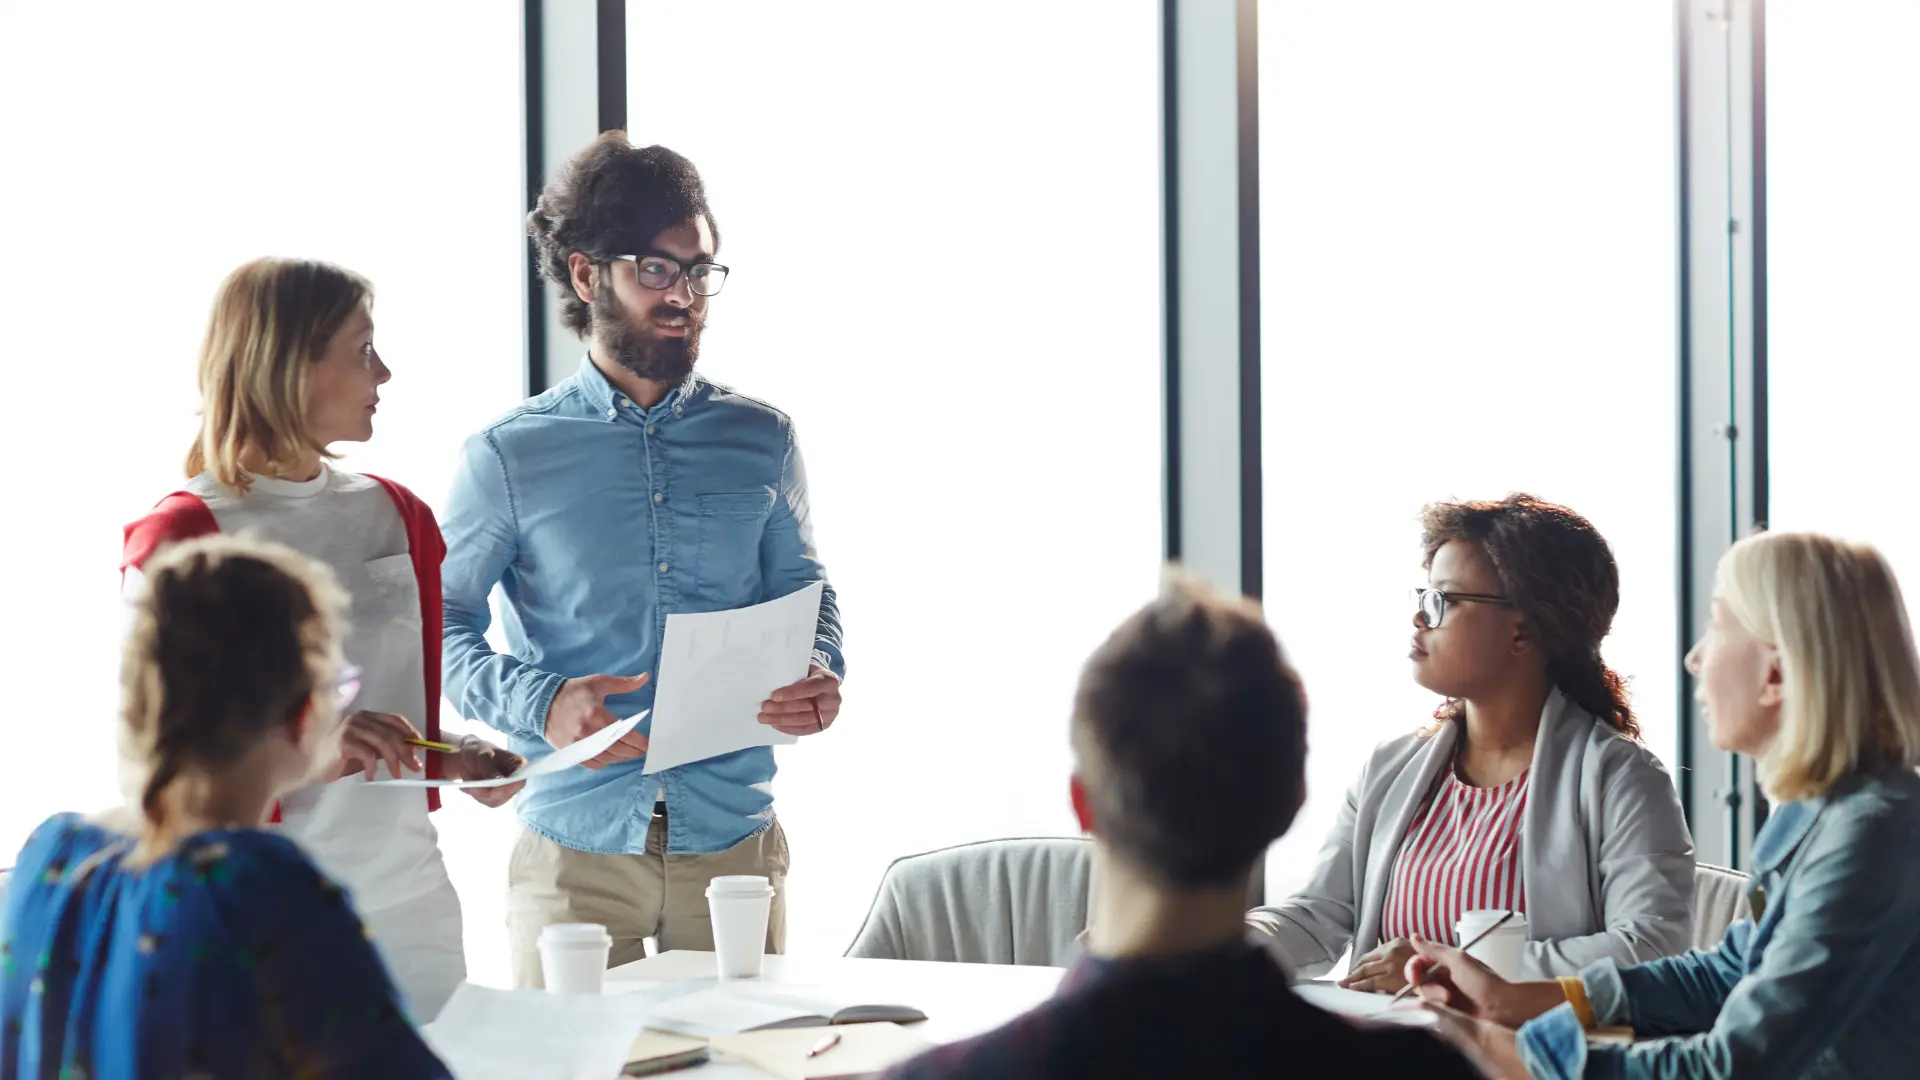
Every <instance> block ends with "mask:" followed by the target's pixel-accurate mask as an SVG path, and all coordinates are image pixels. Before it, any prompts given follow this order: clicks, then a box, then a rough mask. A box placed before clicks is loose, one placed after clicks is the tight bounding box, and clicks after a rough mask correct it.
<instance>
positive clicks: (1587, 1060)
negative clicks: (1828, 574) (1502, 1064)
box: [1520, 770, 1920, 1080]
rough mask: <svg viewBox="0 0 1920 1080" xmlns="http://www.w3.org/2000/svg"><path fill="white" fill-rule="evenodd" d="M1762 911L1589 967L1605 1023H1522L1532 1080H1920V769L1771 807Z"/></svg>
mask: <svg viewBox="0 0 1920 1080" xmlns="http://www.w3.org/2000/svg"><path fill="white" fill-rule="evenodd" d="M1753 865H1754V870H1753V874H1752V876H1751V878H1750V879H1749V895H1750V897H1751V899H1752V902H1753V912H1754V915H1753V918H1752V919H1751V920H1745V919H1743V920H1741V921H1740V922H1737V923H1735V924H1733V926H1732V927H1730V928H1729V929H1728V930H1727V934H1726V937H1725V938H1723V939H1721V942H1720V946H1719V948H1717V949H1714V950H1711V951H1707V952H1702V951H1700V950H1694V951H1693V952H1689V953H1684V954H1682V955H1680V956H1674V957H1668V958H1666V959H1664V960H1655V961H1652V962H1651V963H1646V964H1637V965H1634V966H1632V967H1625V968H1622V967H1618V966H1616V965H1615V964H1614V963H1612V962H1611V961H1601V962H1600V963H1596V964H1593V965H1592V966H1590V967H1588V968H1586V969H1585V970H1583V971H1582V972H1581V973H1580V977H1581V978H1582V979H1583V980H1585V982H1586V986H1587V997H1588V999H1589V1001H1590V1003H1591V1004H1592V1006H1593V1012H1594V1019H1595V1021H1596V1022H1598V1023H1599V1024H1601V1025H1603V1026H1606V1025H1616V1024H1626V1025H1630V1026H1631V1027H1632V1028H1633V1029H1634V1032H1635V1034H1636V1035H1637V1036H1639V1037H1640V1038H1641V1039H1648V1037H1649V1036H1654V1037H1655V1038H1652V1039H1650V1040H1649V1041H1644V1042H1639V1043H1636V1044H1635V1045H1633V1046H1632V1047H1620V1046H1607V1047H1592V1048H1589V1047H1588V1046H1587V1045H1586V1040H1585V1038H1584V1037H1583V1036H1582V1033H1581V1030H1580V1022H1579V1020H1578V1019H1577V1018H1575V1016H1574V1015H1573V1007H1572V1006H1570V1005H1562V1006H1560V1007H1559V1008H1557V1009H1555V1010H1554V1011H1552V1012H1550V1013H1547V1014H1546V1015H1545V1016H1542V1017H1540V1018H1539V1019H1537V1020H1534V1021H1532V1022H1531V1023H1528V1024H1527V1025H1526V1026H1524V1027H1522V1028H1521V1029H1520V1051H1521V1057H1522V1059H1523V1060H1525V1062H1526V1064H1527V1068H1528V1070H1529V1071H1530V1072H1531V1073H1532V1074H1533V1075H1534V1076H1536V1077H1551V1078H1562V1077H1568V1078H1570V1077H1576V1076H1588V1077H1633V1078H1641V1077H1648V1078H1654V1077H1658V1078H1669V1077H1690V1078H1692V1077H1698V1078H1708V1080H1712V1078H1718V1077H1733V1078H1738V1080H1767V1078H1770V1077H1783V1078H1784V1077H1913V1076H1920V777H1917V776H1916V775H1915V774H1914V773H1913V772H1911V771H1908V770H1885V771H1876V772H1873V773H1864V774H1855V775H1854V776H1852V777H1849V778H1847V779H1845V780H1843V781H1841V782H1840V783H1839V784H1836V785H1835V786H1834V788H1833V789H1832V790H1831V791H1829V792H1828V793H1827V794H1826V795H1824V796H1821V797H1820V798H1816V799H1809V800H1806V801H1803V802H1795V803H1787V804H1785V805H1783V806H1779V807H1776V808H1775V809H1774V811H1773V814H1772V816H1771V817H1770V818H1768V820H1767V824H1766V826H1765V827H1764V828H1762V829H1761V831H1760V835H1759V836H1758V837H1756V838H1755V840H1754V850H1753Z"/></svg>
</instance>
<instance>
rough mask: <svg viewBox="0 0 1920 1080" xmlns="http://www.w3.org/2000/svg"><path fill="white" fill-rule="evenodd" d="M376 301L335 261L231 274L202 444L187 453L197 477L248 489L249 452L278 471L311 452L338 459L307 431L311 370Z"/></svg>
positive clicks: (203, 402)
mask: <svg viewBox="0 0 1920 1080" xmlns="http://www.w3.org/2000/svg"><path fill="white" fill-rule="evenodd" d="M372 300H373V286H372V285H371V284H370V283H368V281H367V279H365V278H363V277H361V276H360V275H358V274H356V273H354V272H352V271H351V270H345V269H342V268H341V267H338V266H334V265H333V264H331V263H324V262H315V261H312V260H307V259H255V260H253V261H252V262H250V263H247V264H246V265H244V266H242V267H240V268H239V269H238V270H235V271H234V272H233V273H231V274H228V275H227V279H226V280H225V281H223V282H221V283H220V291H219V292H218V293H217V294H215V295H214V298H213V315H212V317H211V318H210V319H209V320H208V322H207V336H206V340H205V341H204V342H203V343H202V344H201V346H200V437H199V438H198V439H197V440H195V441H194V444H193V449H191V450H189V451H188V452H187V464H186V468H187V477H188V479H192V478H193V477H195V476H198V475H200V473H202V472H210V473H212V474H213V478H214V479H215V480H217V481H219V482H220V483H221V484H223V485H225V486H227V487H229V488H232V489H235V490H237V491H241V492H245V491H246V490H247V489H248V487H249V486H250V485H249V483H248V481H247V474H246V471H245V470H244V469H242V468H241V464H240V462H241V458H242V456H243V455H245V454H247V453H248V452H249V451H251V452H252V453H253V454H254V455H256V460H255V462H254V465H255V468H256V469H259V470H262V471H269V472H279V471H285V470H288V469H290V468H292V467H293V466H294V465H295V464H296V463H298V462H299V460H300V458H301V456H302V455H303V454H304V453H305V452H307V451H314V452H316V453H318V454H320V455H321V456H322V457H333V456H334V455H333V454H331V453H329V452H328V450H327V448H326V447H325V446H323V445H321V444H320V443H319V442H318V441H317V440H316V439H315V438H314V437H313V434H312V432H310V431H308V430H307V369H308V368H310V367H311V366H312V365H313V363H314V362H315V361H317V360H319V359H320V358H321V357H322V356H323V355H325V353H326V348H327V342H328V341H329V340H331V339H332V338H333V335H334V334H335V333H337V332H339V330H340V327H341V326H343V325H344V324H345V323H346V321H347V318H348V317H349V316H351V315H352V314H353V313H354V311H355V310H356V309H358V308H359V307H360V306H361V305H363V304H367V303H370V302H372Z"/></svg>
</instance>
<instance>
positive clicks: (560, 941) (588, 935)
mask: <svg viewBox="0 0 1920 1080" xmlns="http://www.w3.org/2000/svg"><path fill="white" fill-rule="evenodd" d="M608 940H611V939H610V936H609V935H608V934H607V928H606V927H604V926H602V925H600V924H599V923H548V924H547V927H546V929H544V930H542V931H540V941H541V942H542V943H543V944H554V945H598V944H600V943H601V942H603V941H608Z"/></svg>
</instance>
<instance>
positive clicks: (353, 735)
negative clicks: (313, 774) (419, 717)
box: [320, 709, 420, 783]
mask: <svg viewBox="0 0 1920 1080" xmlns="http://www.w3.org/2000/svg"><path fill="white" fill-rule="evenodd" d="M339 737H340V758H339V760H338V761H335V762H334V763H333V767H332V768H330V769H327V770H325V771H324V772H322V773H321V774H320V779H321V780H322V781H323V782H326V783H332V782H333V781H335V780H338V779H340V778H341V777H343V776H351V775H352V774H354V773H356V772H365V773H366V774H367V779H369V780H372V779H374V778H375V774H376V772H377V771H378V770H379V768H380V763H381V762H383V761H384V762H386V763H387V768H389V769H392V770H393V778H394V779H395V780H398V779H400V778H401V777H402V776H405V775H406V772H407V770H409V769H411V770H414V771H416V772H417V771H419V769H420V758H419V755H417V754H415V753H414V750H413V747H411V746H408V745H407V740H408V739H417V738H419V737H420V732H419V731H417V730H415V729H414V726H413V725H412V724H409V723H407V718H406V717H404V716H398V715H395V714H393V713H383V712H368V711H366V710H365V709H362V710H361V711H359V712H357V713H354V714H353V715H352V716H349V717H347V719H346V720H345V721H344V722H343V723H342V724H341V725H340V736H339Z"/></svg>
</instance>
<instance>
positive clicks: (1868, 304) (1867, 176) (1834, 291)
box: [1767, 0, 1920, 613]
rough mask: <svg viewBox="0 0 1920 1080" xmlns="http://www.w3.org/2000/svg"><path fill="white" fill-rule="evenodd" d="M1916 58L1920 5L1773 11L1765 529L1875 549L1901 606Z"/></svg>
mask: <svg viewBox="0 0 1920 1080" xmlns="http://www.w3.org/2000/svg"><path fill="white" fill-rule="evenodd" d="M1917 48H1920V5H1915V4H1911V3H1900V2H1895V0H1819V2H1818V3H1815V2H1813V0H1788V2H1783V3H1773V4H1768V5H1767V84H1768V85H1767V245H1768V273H1767V323H1768V338H1769V347H1768V358H1767V374H1768V380H1769V389H1768V395H1769V396H1768V403H1767V404H1768V426H1767V434H1768V449H1769V455H1768V457H1769V469H1770V472H1771V478H1772V484H1771V494H1770V505H1769V508H1768V509H1769V515H1770V517H1771V519H1772V520H1771V524H1772V525H1773V527H1775V528H1786V529H1817V530H1820V531H1823V532H1837V533H1840V534H1842V535H1845V536H1849V537H1851V538H1853V539H1857V540H1866V541H1870V542H1872V543H1873V544H1875V545H1877V546H1878V547H1879V548H1880V549H1881V550H1882V551H1883V552H1885V553H1886V555H1887V556H1888V558H1889V559H1891V560H1892V562H1893V564H1894V569H1895V570H1896V571H1897V572H1899V573H1901V575H1902V578H1903V582H1904V585H1905V589H1906V594H1907V598H1908V603H1909V605H1912V604H1913V603H1914V602H1915V600H1916V599H1920V533H1916V532H1915V528H1914V523H1915V514H1914V512H1913V501H1914V500H1913V497H1912V495H1911V494H1910V493H1909V492H1910V489H1911V487H1912V481H1911V477H1912V473H1913V468H1912V462H1913V461H1914V460H1915V458H1914V452H1913V439H1912V432H1913V429H1914V424H1913V416H1914V403H1915V402H1916V401H1920V338H1916V337H1915V335H1914V333H1913V329H1912V325H1911V324H1912V318H1911V313H1912V311H1913V309H1914V303H1915V298H1916V297H1920V263H1917V262H1915V260H1914V258H1913V252H1914V250H1915V249H1916V248H1920V221H1916V219H1915V218H1914V216H1913V213H1912V209H1911V207H1912V203H1913V187H1914V177H1915V176H1916V175H1920V129H1916V127H1915V122H1914V116H1913V106H1914V103H1915V102H1917V101H1920V66H1916V65H1915V64H1914V62H1913V53H1914V50H1915V49H1917ZM1916 613H1920V610H1917V611H1916Z"/></svg>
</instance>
